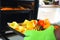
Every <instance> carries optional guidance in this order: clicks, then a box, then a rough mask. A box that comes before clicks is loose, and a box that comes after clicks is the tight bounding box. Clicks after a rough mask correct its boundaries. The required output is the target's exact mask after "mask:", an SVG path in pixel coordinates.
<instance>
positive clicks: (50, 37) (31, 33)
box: [24, 25, 56, 40]
mask: <svg viewBox="0 0 60 40" xmlns="http://www.w3.org/2000/svg"><path fill="white" fill-rule="evenodd" d="M24 34H25V35H26V36H25V37H24V40H56V38H55V35H54V26H52V25H51V26H50V27H49V28H47V29H45V30H42V31H37V30H27V31H26V32H25V33H24Z"/></svg>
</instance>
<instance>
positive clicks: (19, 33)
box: [7, 23, 25, 37]
mask: <svg viewBox="0 0 60 40" xmlns="http://www.w3.org/2000/svg"><path fill="white" fill-rule="evenodd" d="M7 24H8V23H7ZM8 28H9V29H10V30H12V31H13V32H15V33H16V34H18V35H20V36H22V37H25V35H24V34H22V33H21V32H18V31H16V30H15V29H13V28H11V27H9V26H8Z"/></svg>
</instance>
